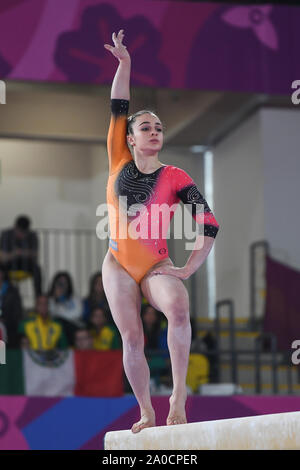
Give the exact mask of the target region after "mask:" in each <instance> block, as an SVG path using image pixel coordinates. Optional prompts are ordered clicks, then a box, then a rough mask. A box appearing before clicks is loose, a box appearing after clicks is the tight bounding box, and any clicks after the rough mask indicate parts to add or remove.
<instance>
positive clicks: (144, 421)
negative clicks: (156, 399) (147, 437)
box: [131, 410, 155, 434]
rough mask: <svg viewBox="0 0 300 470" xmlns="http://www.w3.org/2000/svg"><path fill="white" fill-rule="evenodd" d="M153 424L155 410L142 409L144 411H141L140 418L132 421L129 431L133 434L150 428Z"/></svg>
mask: <svg viewBox="0 0 300 470" xmlns="http://www.w3.org/2000/svg"><path fill="white" fill-rule="evenodd" d="M154 426H155V412H154V410H152V411H144V412H141V419H140V420H139V421H138V422H137V423H134V425H133V426H132V428H131V431H132V432H133V433H134V434H136V433H138V432H140V431H141V430H142V429H145V428H152V427H154Z"/></svg>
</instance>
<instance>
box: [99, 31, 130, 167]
mask: <svg viewBox="0 0 300 470" xmlns="http://www.w3.org/2000/svg"><path fill="white" fill-rule="evenodd" d="M123 37H124V33H123V29H121V30H120V31H119V33H118V35H117V36H116V34H115V33H113V35H112V40H113V43H114V46H110V45H109V44H104V47H105V48H106V49H107V50H109V51H110V52H111V53H112V54H113V55H114V57H116V58H117V59H118V60H119V66H118V69H117V71H116V74H115V76H114V79H113V83H112V87H111V113H112V114H111V120H110V126H109V131H108V136H107V151H108V158H109V166H110V174H112V173H114V172H115V171H116V170H117V169H118V165H119V164H120V162H121V161H123V160H124V159H127V160H129V159H132V156H131V153H130V151H129V148H128V145H127V139H126V133H127V114H128V108H129V99H130V69H131V58H130V55H129V53H128V51H127V49H126V46H124V44H123V43H122V41H123Z"/></svg>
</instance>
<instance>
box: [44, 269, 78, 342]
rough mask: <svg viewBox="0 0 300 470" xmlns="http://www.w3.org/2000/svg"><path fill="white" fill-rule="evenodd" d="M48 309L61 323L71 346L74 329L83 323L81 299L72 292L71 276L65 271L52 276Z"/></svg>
mask: <svg viewBox="0 0 300 470" xmlns="http://www.w3.org/2000/svg"><path fill="white" fill-rule="evenodd" d="M49 311H50V315H51V316H52V317H53V318H54V319H56V320H59V322H60V323H61V324H62V326H63V329H64V332H65V334H66V336H67V340H68V343H69V344H70V345H71V346H73V345H74V333H75V330H76V329H77V328H78V327H82V326H84V325H83V323H82V322H81V320H80V318H81V314H82V304H81V300H80V299H79V298H78V297H77V296H76V295H75V294H74V292H73V282H72V279H71V276H70V274H69V273H68V272H66V271H60V272H58V273H57V274H56V275H55V276H54V279H53V281H52V286H51V288H50V292H49Z"/></svg>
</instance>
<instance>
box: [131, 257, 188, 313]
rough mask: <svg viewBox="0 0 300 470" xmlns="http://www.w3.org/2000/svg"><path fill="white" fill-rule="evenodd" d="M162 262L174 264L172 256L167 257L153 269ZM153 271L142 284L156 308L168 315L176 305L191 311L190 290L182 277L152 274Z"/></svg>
mask: <svg viewBox="0 0 300 470" xmlns="http://www.w3.org/2000/svg"><path fill="white" fill-rule="evenodd" d="M161 264H168V265H171V266H174V264H173V262H172V261H171V260H170V258H166V259H165V260H163V261H161V262H160V263H158V264H157V265H155V266H154V267H153V268H152V269H151V271H152V270H154V269H155V268H156V267H157V266H159V265H161ZM151 271H150V272H149V273H147V275H146V276H145V277H144V278H143V279H142V281H141V283H140V286H141V291H142V293H143V295H144V297H145V298H146V299H147V301H148V302H149V304H150V305H152V307H154V308H155V309H156V310H159V311H160V312H163V313H164V314H165V315H166V316H168V314H169V312H172V311H173V310H174V307H176V308H178V307H180V309H181V310H182V311H186V312H188V311H189V295H188V291H187V289H186V287H185V285H184V283H183V281H182V280H181V279H179V278H178V277H175V276H171V275H168V274H151Z"/></svg>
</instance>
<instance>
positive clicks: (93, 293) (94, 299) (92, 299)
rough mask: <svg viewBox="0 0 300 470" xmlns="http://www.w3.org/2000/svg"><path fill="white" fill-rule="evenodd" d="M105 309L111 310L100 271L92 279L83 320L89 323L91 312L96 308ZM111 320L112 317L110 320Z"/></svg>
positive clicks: (84, 307)
mask: <svg viewBox="0 0 300 470" xmlns="http://www.w3.org/2000/svg"><path fill="white" fill-rule="evenodd" d="M95 307H99V308H104V309H105V310H109V306H108V302H107V299H106V295H105V292H104V288H103V283H102V273H101V272H100V271H98V272H96V273H95V274H93V276H92V277H91V279H90V292H89V295H88V296H87V297H85V298H84V299H83V312H82V319H83V321H85V322H88V321H89V319H90V315H91V311H92V310H93V309H94V308H95ZM109 320H111V317H110V318H109Z"/></svg>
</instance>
